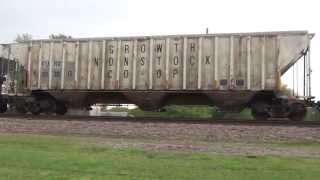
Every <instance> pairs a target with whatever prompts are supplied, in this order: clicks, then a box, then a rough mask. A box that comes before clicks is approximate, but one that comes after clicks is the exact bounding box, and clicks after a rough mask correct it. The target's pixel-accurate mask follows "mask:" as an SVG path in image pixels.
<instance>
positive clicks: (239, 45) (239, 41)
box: [233, 37, 247, 90]
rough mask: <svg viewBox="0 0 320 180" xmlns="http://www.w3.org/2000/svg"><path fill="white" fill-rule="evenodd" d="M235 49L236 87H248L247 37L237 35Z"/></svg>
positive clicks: (237, 88) (234, 43) (239, 88)
mask: <svg viewBox="0 0 320 180" xmlns="http://www.w3.org/2000/svg"><path fill="white" fill-rule="evenodd" d="M233 41H234V42H233V49H234V53H233V54H234V89H236V90H244V89H246V74H247V37H235V38H234V40H233Z"/></svg>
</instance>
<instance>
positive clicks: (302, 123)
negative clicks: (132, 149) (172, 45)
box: [0, 114, 320, 126]
mask: <svg viewBox="0 0 320 180" xmlns="http://www.w3.org/2000/svg"><path fill="white" fill-rule="evenodd" d="M2 118H9V119H25V120H61V121H110V122H112V121H118V122H139V123H157V122H158V123H164V122H165V123H182V124H226V125H228V124H229V125H253V126H259V125H274V126H320V121H291V120H289V119H268V120H239V119H223V120H213V119H210V118H201V119H198V118H159V117H118V116H80V115H64V116H58V115H38V116H34V115H31V114H23V115H22V114H1V115H0V121H1V119H2Z"/></svg>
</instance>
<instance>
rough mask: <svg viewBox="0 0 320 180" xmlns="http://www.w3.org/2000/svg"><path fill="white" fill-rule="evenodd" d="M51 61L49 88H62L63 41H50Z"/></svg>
mask: <svg viewBox="0 0 320 180" xmlns="http://www.w3.org/2000/svg"><path fill="white" fill-rule="evenodd" d="M50 46H51V52H50V62H49V68H50V71H49V78H50V80H49V89H61V76H62V73H64V72H62V71H63V69H62V67H63V61H62V58H63V56H64V55H63V43H62V42H56V43H50Z"/></svg>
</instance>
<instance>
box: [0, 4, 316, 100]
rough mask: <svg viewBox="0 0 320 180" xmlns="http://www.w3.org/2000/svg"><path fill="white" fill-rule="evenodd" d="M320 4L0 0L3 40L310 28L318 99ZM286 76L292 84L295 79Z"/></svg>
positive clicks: (314, 82) (0, 38)
mask: <svg viewBox="0 0 320 180" xmlns="http://www.w3.org/2000/svg"><path fill="white" fill-rule="evenodd" d="M319 8H320V2H319V3H317V1H316V0H314V1H312V0H303V1H301V0H282V1H281V0H217V1H215V0H193V1H188V0H131V1H130V0H28V1H23V0H0V22H1V26H0V43H7V42H12V40H13V39H14V38H15V37H16V35H17V34H21V33H30V34H32V35H33V38H34V39H39V38H48V36H49V35H50V34H52V33H64V34H66V35H71V36H72V37H104V36H138V35H167V34H199V33H205V28H207V27H208V28H209V31H210V33H225V32H256V31H286V30H308V31H309V32H312V33H316V34H318V35H316V36H315V38H314V39H313V40H312V47H311V48H312V52H311V60H312V70H313V74H312V94H313V95H315V96H317V99H320V83H319V82H317V79H318V78H319V77H320V62H319V58H320V51H319V50H320V23H319V19H320V18H319V17H320V10H319ZM301 72H302V70H300V74H301ZM289 73H290V72H289ZM285 80H286V83H287V84H288V85H289V87H290V86H291V83H292V80H290V78H289V76H288V78H285ZM300 83H301V85H302V80H301V81H300ZM300 92H302V90H300Z"/></svg>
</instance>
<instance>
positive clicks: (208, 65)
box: [201, 37, 216, 90]
mask: <svg viewBox="0 0 320 180" xmlns="http://www.w3.org/2000/svg"><path fill="white" fill-rule="evenodd" d="M214 41H215V39H214V37H207V38H203V40H202V46H201V48H202V59H201V63H202V64H201V70H202V71H201V79H202V81H201V89H204V90H209V89H215V88H216V82H215V66H216V60H215V54H214V53H215V51H214V49H215V47H214V45H215V42H214Z"/></svg>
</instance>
